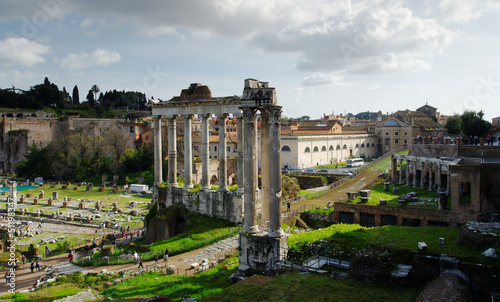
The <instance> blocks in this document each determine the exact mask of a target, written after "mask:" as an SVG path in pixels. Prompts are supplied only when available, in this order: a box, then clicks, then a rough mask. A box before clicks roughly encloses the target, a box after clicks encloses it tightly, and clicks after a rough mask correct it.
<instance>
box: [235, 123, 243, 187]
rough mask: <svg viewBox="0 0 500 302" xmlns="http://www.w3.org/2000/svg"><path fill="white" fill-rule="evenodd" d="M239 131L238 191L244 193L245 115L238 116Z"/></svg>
mask: <svg viewBox="0 0 500 302" xmlns="http://www.w3.org/2000/svg"><path fill="white" fill-rule="evenodd" d="M237 122H238V124H237V127H238V128H237V131H238V147H237V148H238V159H237V171H236V173H237V178H238V189H236V192H237V193H240V194H241V193H243V192H244V191H245V185H244V184H245V171H244V169H245V164H244V163H245V158H244V156H245V150H244V148H245V140H244V139H243V135H244V133H243V128H244V127H243V117H241V116H240V117H238V118H237Z"/></svg>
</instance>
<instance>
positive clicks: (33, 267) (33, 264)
mask: <svg viewBox="0 0 500 302" xmlns="http://www.w3.org/2000/svg"><path fill="white" fill-rule="evenodd" d="M30 269H31V272H32V273H33V271H34V270H35V262H33V261H31V265H30Z"/></svg>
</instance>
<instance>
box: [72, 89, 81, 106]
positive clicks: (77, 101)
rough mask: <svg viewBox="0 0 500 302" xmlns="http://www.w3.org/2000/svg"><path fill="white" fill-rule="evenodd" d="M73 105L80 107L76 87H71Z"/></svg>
mask: <svg viewBox="0 0 500 302" xmlns="http://www.w3.org/2000/svg"><path fill="white" fill-rule="evenodd" d="M73 105H80V94H79V93H78V86H76V85H75V87H73Z"/></svg>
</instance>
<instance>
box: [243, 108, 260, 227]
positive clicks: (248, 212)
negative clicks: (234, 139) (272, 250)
mask: <svg viewBox="0 0 500 302" xmlns="http://www.w3.org/2000/svg"><path fill="white" fill-rule="evenodd" d="M256 112H257V109H255V108H243V119H244V123H245V125H244V133H245V140H246V142H249V143H248V144H245V201H244V202H245V207H244V208H245V219H244V221H245V225H244V227H243V232H246V233H257V232H258V231H259V228H258V227H257V219H256V218H257V217H256V215H255V214H256V213H255V210H256V209H255V202H256V189H257V179H256V177H255V175H256V174H257V171H256V170H257V165H256V161H255V158H256V155H257V144H256V140H257V137H256V135H255V129H256V128H257V125H256V123H257V115H256Z"/></svg>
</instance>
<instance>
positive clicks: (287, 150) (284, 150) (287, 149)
mask: <svg viewBox="0 0 500 302" xmlns="http://www.w3.org/2000/svg"><path fill="white" fill-rule="evenodd" d="M291 151H292V149H291V148H290V146H287V145H284V146H283V147H281V152H291Z"/></svg>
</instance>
